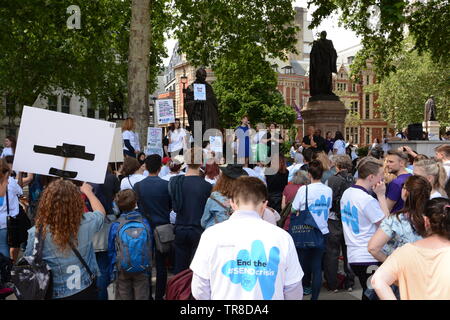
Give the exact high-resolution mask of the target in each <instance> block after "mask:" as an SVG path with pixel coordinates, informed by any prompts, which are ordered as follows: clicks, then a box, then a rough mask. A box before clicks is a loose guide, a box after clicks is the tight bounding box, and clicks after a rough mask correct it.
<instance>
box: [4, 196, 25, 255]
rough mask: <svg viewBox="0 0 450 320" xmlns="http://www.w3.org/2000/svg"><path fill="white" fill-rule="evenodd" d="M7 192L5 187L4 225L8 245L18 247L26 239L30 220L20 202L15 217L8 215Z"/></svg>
mask: <svg viewBox="0 0 450 320" xmlns="http://www.w3.org/2000/svg"><path fill="white" fill-rule="evenodd" d="M8 193H9V192H8V188H6V211H7V220H6V225H7V238H8V246H9V247H11V248H19V247H20V245H21V244H22V243H24V242H27V241H28V229H29V228H31V222H30V219H29V218H28V216H27V214H26V212H25V209H24V208H23V207H22V206H21V204H20V202H19V213H18V214H17V215H16V216H15V217H11V216H10V214H9V195H8Z"/></svg>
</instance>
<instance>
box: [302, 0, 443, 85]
mask: <svg viewBox="0 0 450 320" xmlns="http://www.w3.org/2000/svg"><path fill="white" fill-rule="evenodd" d="M311 4H313V5H315V6H317V7H318V8H317V9H316V10H315V11H314V12H313V14H312V16H313V20H312V22H311V25H310V28H314V27H317V26H319V24H320V22H321V21H322V20H323V19H324V18H326V17H328V16H330V15H331V14H334V13H338V14H339V16H340V23H341V24H343V25H344V26H345V27H347V28H349V29H351V30H353V31H355V32H356V34H357V35H359V36H361V38H362V44H363V50H362V51H360V53H359V54H358V56H357V58H356V60H355V62H354V65H353V68H352V72H353V73H354V74H355V75H357V74H358V73H359V71H360V69H361V68H364V67H365V62H366V60H367V59H369V58H372V59H373V60H374V64H375V66H376V72H377V75H378V76H381V77H383V76H385V75H388V74H389V72H390V71H392V70H395V68H396V64H395V63H393V62H394V61H395V59H396V55H397V53H398V52H399V51H401V48H402V41H403V40H404V39H405V36H406V34H407V32H406V30H408V32H409V34H410V35H411V37H412V38H413V40H414V47H415V49H417V50H418V52H419V53H420V54H422V53H425V52H428V53H430V55H431V57H432V59H433V61H434V62H435V63H440V64H443V65H445V64H448V63H449V62H450V55H449V54H448V50H449V48H450V29H449V28H448V26H449V25H450V2H449V0H428V1H410V0H368V1H366V0H309V1H308V6H309V5H311Z"/></svg>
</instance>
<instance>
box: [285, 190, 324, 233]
mask: <svg viewBox="0 0 450 320" xmlns="http://www.w3.org/2000/svg"><path fill="white" fill-rule="evenodd" d="M332 199H333V190H331V188H330V187H328V186H326V185H324V184H323V183H321V182H316V183H311V184H309V185H308V209H309V211H310V212H311V215H312V216H313V218H314V221H315V222H316V224H317V226H318V227H319V229H320V231H321V232H322V234H327V233H329V230H328V216H329V215H330V209H331V205H332ZM305 204H306V186H301V187H300V189H298V191H297V194H296V195H295V198H294V201H293V202H292V208H293V209H295V210H300V211H302V210H305V209H306V206H305Z"/></svg>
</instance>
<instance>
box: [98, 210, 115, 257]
mask: <svg viewBox="0 0 450 320" xmlns="http://www.w3.org/2000/svg"><path fill="white" fill-rule="evenodd" d="M115 220H117V219H116V216H115V215H113V214H110V215H105V220H104V222H103V227H102V228H101V229H100V231H99V232H97V233H96V234H95V235H94V237H93V239H92V245H93V246H94V250H95V252H105V251H108V236H109V230H110V229H111V226H112V224H113V222H114V221H115Z"/></svg>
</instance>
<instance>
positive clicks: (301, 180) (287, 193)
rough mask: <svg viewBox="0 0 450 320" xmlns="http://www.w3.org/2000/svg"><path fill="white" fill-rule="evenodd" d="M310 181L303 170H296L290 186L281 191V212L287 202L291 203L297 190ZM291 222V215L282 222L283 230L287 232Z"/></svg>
mask: <svg viewBox="0 0 450 320" xmlns="http://www.w3.org/2000/svg"><path fill="white" fill-rule="evenodd" d="M310 182H311V181H310V180H309V178H308V173H307V172H306V171H303V170H298V171H297V172H296V173H295V174H294V178H292V184H288V185H287V186H286V187H285V188H284V190H283V199H282V200H281V210H283V209H284V207H286V206H287V205H288V203H289V202H291V201H293V200H294V198H295V196H296V195H297V191H298V189H300V187H301V186H304V185H307V184H309V183H310ZM290 222H291V215H290V214H289V216H288V217H287V218H286V221H285V222H284V226H283V229H284V230H288V228H289V223H290Z"/></svg>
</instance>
